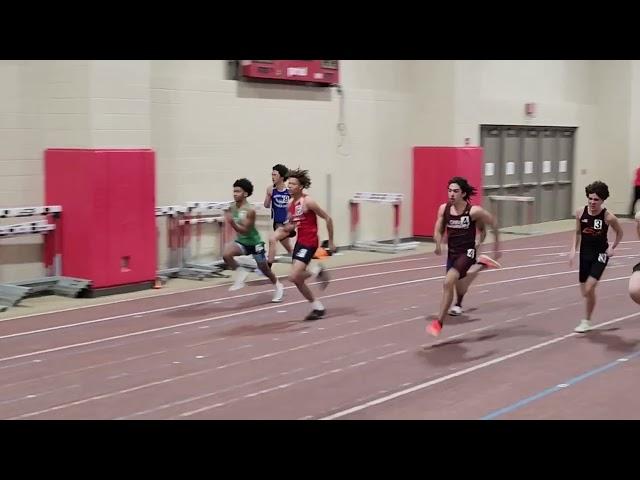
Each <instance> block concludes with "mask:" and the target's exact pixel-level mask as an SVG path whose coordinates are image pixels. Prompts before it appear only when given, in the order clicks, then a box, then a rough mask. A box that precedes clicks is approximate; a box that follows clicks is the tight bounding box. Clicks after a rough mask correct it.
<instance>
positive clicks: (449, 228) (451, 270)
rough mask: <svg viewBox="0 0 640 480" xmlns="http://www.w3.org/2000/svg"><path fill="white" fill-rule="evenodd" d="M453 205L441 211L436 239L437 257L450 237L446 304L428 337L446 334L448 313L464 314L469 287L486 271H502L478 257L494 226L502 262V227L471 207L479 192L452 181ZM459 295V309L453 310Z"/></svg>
mask: <svg viewBox="0 0 640 480" xmlns="http://www.w3.org/2000/svg"><path fill="white" fill-rule="evenodd" d="M448 185H449V190H448V195H449V202H448V203H443V204H442V205H440V208H439V209H438V219H437V220H436V226H435V234H434V239H435V241H436V248H435V251H434V253H435V254H436V255H440V254H441V243H442V236H443V235H444V234H446V235H447V246H448V254H447V274H446V276H445V280H444V286H443V290H444V291H443V293H442V301H441V303H440V312H439V315H438V318H437V319H435V320H433V321H432V322H431V323H430V324H429V325H428V326H427V333H429V334H431V335H433V336H438V335H439V334H440V331H441V330H442V325H443V323H444V319H445V317H446V315H447V311H449V314H451V315H460V314H461V313H462V298H463V297H464V294H465V293H466V292H467V289H468V288H469V285H470V284H471V282H472V281H473V280H474V279H475V278H476V276H477V275H478V273H480V271H481V270H483V269H484V268H500V264H499V263H498V262H497V261H496V260H494V259H492V258H489V257H488V256H487V255H480V256H477V251H478V247H479V246H480V244H481V243H482V242H483V241H484V238H485V236H486V227H487V226H491V228H492V230H493V233H494V235H495V245H494V246H495V252H496V255H495V257H496V259H498V258H500V255H501V254H500V248H499V239H498V226H497V224H496V221H495V219H494V218H493V216H491V214H489V212H487V211H486V210H484V209H483V208H482V207H479V206H477V205H471V203H469V199H470V198H471V197H472V196H473V195H474V194H475V193H476V189H475V188H474V187H472V186H471V185H469V183H468V182H467V180H466V179H464V178H462V177H454V178H452V179H451V180H449V184H448ZM477 230H480V232H481V234H480V241H479V242H476V233H477V232H476V231H477ZM454 290H455V291H456V294H457V302H456V305H455V306H454V307H453V308H452V309H451V310H449V307H450V306H451V302H453V292H454Z"/></svg>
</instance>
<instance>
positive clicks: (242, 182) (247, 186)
mask: <svg viewBox="0 0 640 480" xmlns="http://www.w3.org/2000/svg"><path fill="white" fill-rule="evenodd" d="M235 187H240V188H241V189H242V190H244V191H245V192H247V197H250V196H251V194H253V183H251V182H250V181H249V180H248V179H246V178H239V179H238V180H236V181H235V182H233V188H235Z"/></svg>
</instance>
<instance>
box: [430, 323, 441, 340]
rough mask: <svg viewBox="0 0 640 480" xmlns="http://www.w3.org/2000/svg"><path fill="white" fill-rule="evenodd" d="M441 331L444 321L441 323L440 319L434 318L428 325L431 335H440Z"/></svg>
mask: <svg viewBox="0 0 640 480" xmlns="http://www.w3.org/2000/svg"><path fill="white" fill-rule="evenodd" d="M441 331H442V323H440V320H433V321H432V322H431V323H430V324H429V325H427V333H428V334H429V335H433V336H434V337H437V336H438V335H440V332H441Z"/></svg>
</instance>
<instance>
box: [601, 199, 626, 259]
mask: <svg viewBox="0 0 640 480" xmlns="http://www.w3.org/2000/svg"><path fill="white" fill-rule="evenodd" d="M604 220H605V222H607V223H608V224H609V226H610V227H611V228H613V230H614V231H615V232H616V239H615V240H614V241H613V245H611V246H610V247H609V248H608V249H607V256H608V257H613V255H614V250H615V248H616V247H617V246H618V244H619V243H620V242H621V241H622V236H623V235H624V232H623V231H622V227H621V226H620V222H619V221H618V217H616V216H615V215H614V214H613V213H611V212H610V211H609V210H607V214H606V215H605V219H604Z"/></svg>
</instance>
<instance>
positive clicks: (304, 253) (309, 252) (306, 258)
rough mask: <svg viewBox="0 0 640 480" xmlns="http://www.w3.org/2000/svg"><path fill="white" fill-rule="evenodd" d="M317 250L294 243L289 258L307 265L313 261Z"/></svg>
mask: <svg viewBox="0 0 640 480" xmlns="http://www.w3.org/2000/svg"><path fill="white" fill-rule="evenodd" d="M317 249H318V247H307V246H305V245H301V244H299V243H298V242H296V245H295V246H294V247H293V254H292V255H291V258H292V259H293V260H300V261H301V262H303V263H305V264H307V265H309V262H310V261H311V259H313V256H314V255H315V253H316V250H317Z"/></svg>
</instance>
